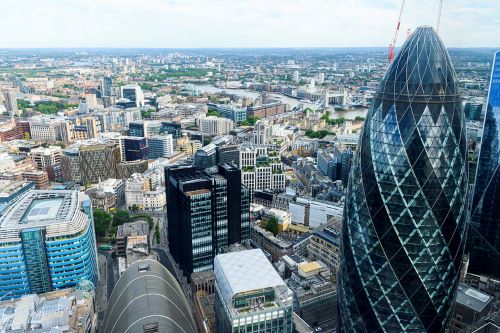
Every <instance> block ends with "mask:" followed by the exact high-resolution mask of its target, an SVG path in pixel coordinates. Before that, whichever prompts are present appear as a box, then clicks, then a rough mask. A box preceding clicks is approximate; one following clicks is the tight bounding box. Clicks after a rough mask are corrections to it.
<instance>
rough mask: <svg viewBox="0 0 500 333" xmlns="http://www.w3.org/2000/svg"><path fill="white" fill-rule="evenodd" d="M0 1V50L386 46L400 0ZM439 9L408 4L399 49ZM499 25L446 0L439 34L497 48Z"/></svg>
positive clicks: (469, 6) (479, 8)
mask: <svg viewBox="0 0 500 333" xmlns="http://www.w3.org/2000/svg"><path fill="white" fill-rule="evenodd" d="M2 6H3V9H4V10H5V12H10V13H13V15H7V16H5V17H4V19H3V20H2V22H0V31H12V27H14V26H15V27H16V30H15V33H3V34H0V36H1V38H0V40H1V42H0V48H27V47H34V48H45V47H48V48H52V47H54V48H60V47H70V48H71V47H82V48H91V47H112V48H131V47H134V48H136V47H137V48H206V47H216V48H254V47H263V48H267V47H362V46H370V47H377V46H379V47H387V46H388V45H389V42H390V40H391V38H392V36H393V34H394V29H395V26H396V21H397V15H398V13H399V9H400V6H401V1H399V0H384V1H368V0H355V1H347V0H339V1H335V2H331V1H324V0H315V1H312V2H311V1H306V0H294V1H286V2H285V1H280V2H273V4H272V5H270V4H269V3H267V2H264V1H263V0H258V1H246V0H245V1H228V0H216V1H212V2H210V6H208V5H206V3H204V2H201V1H199V0H189V1H182V2H181V1H175V0H174V1H159V0H146V1H141V2H135V1H130V0H127V1H116V0H107V1H104V2H103V1H96V0H91V1H82V0H73V1H70V0H65V1H62V2H58V6H57V7H55V6H54V5H53V3H52V1H50V0H45V1H33V0H23V1H6V3H4V4H2ZM27 8H28V9H29V10H26V9H27ZM437 12H438V1H437V0H424V1H419V2H418V3H416V2H411V1H407V4H406V7H405V12H404V13H403V18H402V24H401V32H400V38H399V43H398V46H401V45H402V43H403V42H404V40H405V39H406V33H407V29H411V30H412V31H413V30H415V29H416V27H417V26H419V25H423V24H427V25H432V26H435V24H436V19H437ZM18 13H19V14H18ZM329 13H332V14H329ZM20 22H26V23H29V24H19V23H20ZM193 22H196V23H195V24H193ZM353 22H354V24H353ZM498 26H500V9H499V8H498V6H495V4H492V3H485V2H481V1H465V0H460V1H454V2H449V1H444V6H443V14H442V19H441V37H442V38H443V40H444V41H445V42H446V44H447V46H448V47H495V46H498V41H496V39H497V38H496V36H497V35H498V30H496V29H492V27H498ZM228 27H235V28H228ZM125 32H126V33H125ZM495 43H496V44H495Z"/></svg>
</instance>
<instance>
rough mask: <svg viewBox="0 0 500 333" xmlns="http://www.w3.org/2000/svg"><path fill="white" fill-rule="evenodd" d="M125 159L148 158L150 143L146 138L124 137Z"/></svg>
mask: <svg viewBox="0 0 500 333" xmlns="http://www.w3.org/2000/svg"><path fill="white" fill-rule="evenodd" d="M123 150H124V155H125V161H137V160H147V159H148V143H147V139H146V138H140V137H133V136H127V137H124V138H123Z"/></svg>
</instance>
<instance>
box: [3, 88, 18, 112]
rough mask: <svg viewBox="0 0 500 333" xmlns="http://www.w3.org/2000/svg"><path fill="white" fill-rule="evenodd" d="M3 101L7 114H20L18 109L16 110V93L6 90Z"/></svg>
mask: <svg viewBox="0 0 500 333" xmlns="http://www.w3.org/2000/svg"><path fill="white" fill-rule="evenodd" d="M3 96H4V99H5V108H6V109H7V112H9V113H10V114H16V115H18V114H20V112H19V109H18V108H17V98H16V92H15V91H13V90H6V91H4V93H3Z"/></svg>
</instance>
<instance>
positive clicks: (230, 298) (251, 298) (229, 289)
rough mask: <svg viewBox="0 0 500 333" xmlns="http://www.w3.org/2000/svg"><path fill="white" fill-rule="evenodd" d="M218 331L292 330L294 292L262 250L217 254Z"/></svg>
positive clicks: (232, 332) (215, 269)
mask: <svg viewBox="0 0 500 333" xmlns="http://www.w3.org/2000/svg"><path fill="white" fill-rule="evenodd" d="M214 272H215V317H216V325H217V332H218V333H238V332H252V333H260V332H262V333H264V332H281V333H291V332H292V315H293V293H292V291H291V290H290V289H289V288H288V286H287V285H286V283H285V281H283V279H282V278H281V277H280V276H279V274H278V273H277V272H276V270H275V269H274V267H273V266H272V265H271V263H270V262H269V260H268V259H267V257H266V256H265V255H264V252H262V250H260V249H254V250H247V251H239V252H230V253H225V254H219V255H217V256H216V257H215V262H214Z"/></svg>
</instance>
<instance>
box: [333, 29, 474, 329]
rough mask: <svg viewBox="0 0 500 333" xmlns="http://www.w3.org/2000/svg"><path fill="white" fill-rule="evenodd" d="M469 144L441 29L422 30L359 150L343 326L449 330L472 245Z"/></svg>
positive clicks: (382, 92)
mask: <svg viewBox="0 0 500 333" xmlns="http://www.w3.org/2000/svg"><path fill="white" fill-rule="evenodd" d="M417 50H418V51H417ZM466 143H467V142H466V127H465V116H464V112H463V111H462V101H461V98H460V95H459V93H458V80H457V78H456V75H455V70H454V69H453V64H452V63H451V60H450V57H449V55H448V52H447V51H446V48H445V46H444V45H443V42H442V41H441V39H440V38H439V36H438V35H437V33H436V31H434V29H433V28H431V27H420V28H418V29H417V30H416V31H415V32H414V33H413V34H412V36H411V37H410V38H409V39H408V40H407V41H406V43H405V44H404V45H403V47H402V49H401V51H400V52H399V54H398V55H397V57H396V59H395V60H394V62H393V63H392V64H391V66H390V67H389V69H388V71H387V73H386V75H385V77H384V79H383V80H382V81H381V83H380V86H379V90H378V92H377V94H376V95H375V97H374V101H373V103H372V106H371V108H370V110H369V112H368V116H367V119H366V121H365V124H364V128H363V132H362V134H361V136H360V138H359V143H358V149H357V150H356V152H355V154H354V161H353V164H352V170H351V173H350V178H349V184H348V189H347V195H346V203H345V210H344V221H343V227H342V244H341V263H340V270H339V288H338V291H339V295H338V302H339V304H338V309H339V328H340V332H342V333H346V332H356V333H357V332H433V333H442V332H446V331H447V330H448V325H449V323H450V319H451V315H452V311H453V304H454V301H455V296H456V294H457V288H458V283H459V278H460V271H461V268H462V257H463V251H464V244H465V239H464V237H465V230H466V221H467V201H468V199H467V184H468V179H467V177H468V168H467V146H466Z"/></svg>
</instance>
